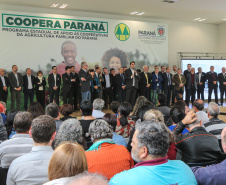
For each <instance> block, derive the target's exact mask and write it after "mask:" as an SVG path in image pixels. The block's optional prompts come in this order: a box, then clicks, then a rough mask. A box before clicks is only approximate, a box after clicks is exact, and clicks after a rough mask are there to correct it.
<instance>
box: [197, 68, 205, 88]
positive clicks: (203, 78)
mask: <svg viewBox="0 0 226 185" xmlns="http://www.w3.org/2000/svg"><path fill="white" fill-rule="evenodd" d="M196 74H197V75H198V83H199V73H196ZM200 82H202V85H198V88H202V89H204V88H205V83H206V73H204V72H202V74H201V80H200Z"/></svg>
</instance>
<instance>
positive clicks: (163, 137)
mask: <svg viewBox="0 0 226 185" xmlns="http://www.w3.org/2000/svg"><path fill="white" fill-rule="evenodd" d="M169 143H170V139H169V132H168V130H167V127H166V126H165V125H164V124H162V123H158V122H152V121H144V122H140V121H137V123H136V131H135V133H134V136H133V142H132V152H131V155H132V158H133V159H134V160H135V161H136V162H138V163H137V164H136V165H135V166H134V168H132V169H130V170H128V171H124V172H121V173H119V174H116V175H115V176H114V177H113V178H112V179H111V180H110V182H109V184H110V185H127V184H128V185H131V184H133V185H139V184H142V185H150V184H154V185H157V184H174V185H175V184H184V185H197V182H196V179H195V176H194V174H193V173H192V171H191V169H190V168H189V167H188V166H187V165H186V164H184V163H183V162H182V161H178V160H168V159H167V151H168V146H169Z"/></svg>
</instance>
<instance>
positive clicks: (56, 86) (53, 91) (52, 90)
mask: <svg viewBox="0 0 226 185" xmlns="http://www.w3.org/2000/svg"><path fill="white" fill-rule="evenodd" d="M52 71H53V73H51V74H49V76H48V83H49V97H50V103H53V98H55V102H56V104H57V105H59V92H60V85H61V77H60V75H59V74H57V67H56V66H53V67H52Z"/></svg>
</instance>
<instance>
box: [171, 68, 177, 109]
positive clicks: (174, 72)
mask: <svg viewBox="0 0 226 185" xmlns="http://www.w3.org/2000/svg"><path fill="white" fill-rule="evenodd" d="M171 74H172V78H173V76H174V75H175V74H177V66H176V65H174V66H173V71H172V72H171ZM174 87H175V83H174V82H173V81H172V105H174V103H175V88H174Z"/></svg>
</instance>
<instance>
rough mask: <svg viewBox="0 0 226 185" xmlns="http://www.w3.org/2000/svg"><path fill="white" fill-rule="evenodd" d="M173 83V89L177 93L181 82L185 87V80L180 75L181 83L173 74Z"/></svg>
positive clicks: (176, 75)
mask: <svg viewBox="0 0 226 185" xmlns="http://www.w3.org/2000/svg"><path fill="white" fill-rule="evenodd" d="M173 82H174V83H175V86H174V89H175V90H176V91H178V90H180V87H179V85H180V83H181V82H182V83H183V85H185V84H186V79H185V77H184V75H182V74H181V82H180V78H179V76H178V74H175V75H174V76H173ZM182 90H184V87H182Z"/></svg>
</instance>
